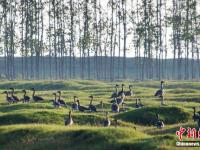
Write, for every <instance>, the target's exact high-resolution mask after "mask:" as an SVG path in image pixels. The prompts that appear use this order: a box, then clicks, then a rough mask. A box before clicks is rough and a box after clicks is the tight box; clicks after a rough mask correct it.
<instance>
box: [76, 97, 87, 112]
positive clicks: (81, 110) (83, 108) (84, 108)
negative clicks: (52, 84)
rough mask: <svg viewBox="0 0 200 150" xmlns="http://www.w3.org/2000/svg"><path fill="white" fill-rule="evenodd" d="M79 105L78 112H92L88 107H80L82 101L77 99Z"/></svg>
mask: <svg viewBox="0 0 200 150" xmlns="http://www.w3.org/2000/svg"><path fill="white" fill-rule="evenodd" d="M77 103H78V110H79V111H80V112H84V111H89V110H90V109H89V108H87V107H84V106H81V105H80V100H79V99H77Z"/></svg>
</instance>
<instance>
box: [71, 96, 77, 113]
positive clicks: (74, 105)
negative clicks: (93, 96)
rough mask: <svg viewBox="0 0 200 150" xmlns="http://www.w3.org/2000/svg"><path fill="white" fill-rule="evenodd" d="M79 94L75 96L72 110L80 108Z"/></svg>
mask: <svg viewBox="0 0 200 150" xmlns="http://www.w3.org/2000/svg"><path fill="white" fill-rule="evenodd" d="M76 99H77V96H74V101H73V103H72V110H78V103H77V100H76Z"/></svg>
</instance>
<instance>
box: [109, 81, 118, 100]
mask: <svg viewBox="0 0 200 150" xmlns="http://www.w3.org/2000/svg"><path fill="white" fill-rule="evenodd" d="M118 87H119V85H118V84H116V85H115V92H113V93H112V95H111V98H115V97H117V96H118Z"/></svg>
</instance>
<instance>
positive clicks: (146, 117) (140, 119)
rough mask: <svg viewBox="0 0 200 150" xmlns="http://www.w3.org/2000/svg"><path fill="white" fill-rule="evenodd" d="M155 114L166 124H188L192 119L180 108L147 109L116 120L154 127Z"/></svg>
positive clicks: (121, 116)
mask: <svg viewBox="0 0 200 150" xmlns="http://www.w3.org/2000/svg"><path fill="white" fill-rule="evenodd" d="M155 112H157V113H158V114H159V119H160V120H162V121H164V123H165V124H175V123H180V122H187V121H188V120H189V119H190V114H189V113H188V112H187V111H185V110H184V109H182V108H179V107H147V108H142V109H136V110H133V111H129V112H126V113H123V114H119V115H116V118H118V119H121V120H124V121H128V122H134V123H136V124H142V125H154V124H155V122H156V115H155Z"/></svg>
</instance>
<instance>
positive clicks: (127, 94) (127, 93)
mask: <svg viewBox="0 0 200 150" xmlns="http://www.w3.org/2000/svg"><path fill="white" fill-rule="evenodd" d="M132 87H133V86H132V85H129V86H128V88H129V91H126V92H125V96H133V90H132Z"/></svg>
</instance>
